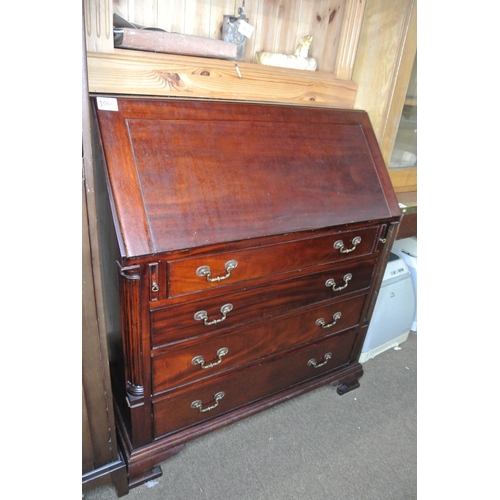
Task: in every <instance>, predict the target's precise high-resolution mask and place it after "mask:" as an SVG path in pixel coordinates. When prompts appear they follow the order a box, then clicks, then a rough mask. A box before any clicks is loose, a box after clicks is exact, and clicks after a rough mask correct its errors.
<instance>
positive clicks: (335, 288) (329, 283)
mask: <svg viewBox="0 0 500 500" xmlns="http://www.w3.org/2000/svg"><path fill="white" fill-rule="evenodd" d="M342 279H343V280H344V283H345V285H343V286H337V283H335V280H334V279H333V278H330V279H328V280H326V283H325V286H327V287H329V286H331V287H332V290H333V291H334V292H340V290H343V289H344V288H346V287H347V285H348V284H349V281H350V280H351V279H352V274H351V273H347V274H346V275H345V276H344V277H343V278H342Z"/></svg>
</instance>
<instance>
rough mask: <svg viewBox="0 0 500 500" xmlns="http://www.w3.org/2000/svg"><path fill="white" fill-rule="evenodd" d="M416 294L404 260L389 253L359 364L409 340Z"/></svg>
mask: <svg viewBox="0 0 500 500" xmlns="http://www.w3.org/2000/svg"><path fill="white" fill-rule="evenodd" d="M414 314H415V291H414V288H413V282H412V279H411V273H410V269H409V268H408V266H407V265H406V263H405V261H404V259H402V258H401V257H399V256H398V255H396V254H395V253H393V252H391V254H390V257H389V261H388V263H387V267H386V269H385V272H384V277H383V280H382V285H381V287H380V292H379V294H378V297H377V302H376V304H375V308H374V310H373V315H372V320H371V323H370V326H369V328H368V332H367V334H366V338H365V342H364V344H363V348H362V350H361V356H360V358H359V361H360V362H361V363H364V362H365V361H368V360H369V359H371V358H374V357H375V356H377V355H378V354H380V353H381V352H384V351H386V350H387V349H390V348H391V347H396V346H398V345H399V344H401V343H402V342H404V341H405V340H406V339H407V338H408V334H409V333H410V329H411V325H412V321H413V317H414Z"/></svg>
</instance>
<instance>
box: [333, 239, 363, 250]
mask: <svg viewBox="0 0 500 500" xmlns="http://www.w3.org/2000/svg"><path fill="white" fill-rule="evenodd" d="M360 243H361V236H356V237H355V238H353V239H352V240H351V244H352V248H344V242H343V241H342V240H337V241H336V242H335V243H334V244H333V248H335V249H336V250H340V253H351V252H353V251H354V250H356V247H357V246H358V245H359V244H360Z"/></svg>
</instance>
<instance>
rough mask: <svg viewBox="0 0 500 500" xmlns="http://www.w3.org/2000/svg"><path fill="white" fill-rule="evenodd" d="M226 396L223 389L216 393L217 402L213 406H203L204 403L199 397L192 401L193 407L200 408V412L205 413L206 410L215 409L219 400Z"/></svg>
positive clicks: (215, 399) (215, 400)
mask: <svg viewBox="0 0 500 500" xmlns="http://www.w3.org/2000/svg"><path fill="white" fill-rule="evenodd" d="M224 396H225V394H224V392H223V391H220V392H218V393H217V394H215V395H214V402H215V404H214V405H212V406H207V407H206V408H203V403H202V402H201V400H199V399H197V400H196V401H193V402H192V403H191V408H193V409H198V411H199V412H200V413H205V412H206V411H210V410H213V409H214V408H217V406H219V401H220V400H221V399H222V398H223V397H224Z"/></svg>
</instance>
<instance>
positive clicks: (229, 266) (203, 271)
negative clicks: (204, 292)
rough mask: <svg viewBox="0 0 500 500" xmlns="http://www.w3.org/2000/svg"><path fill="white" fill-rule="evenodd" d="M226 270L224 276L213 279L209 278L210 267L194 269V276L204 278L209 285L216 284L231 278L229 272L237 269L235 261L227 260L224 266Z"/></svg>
mask: <svg viewBox="0 0 500 500" xmlns="http://www.w3.org/2000/svg"><path fill="white" fill-rule="evenodd" d="M224 267H225V269H226V274H225V275H224V276H216V277H215V278H211V274H212V271H210V266H200V267H199V268H198V269H196V276H206V278H207V281H208V282H210V283H216V282H218V281H222V280H226V279H227V278H229V277H230V276H231V271H232V270H233V269H236V268H237V267H238V261H237V260H229V261H227V262H226V264H225V265H224Z"/></svg>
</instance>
